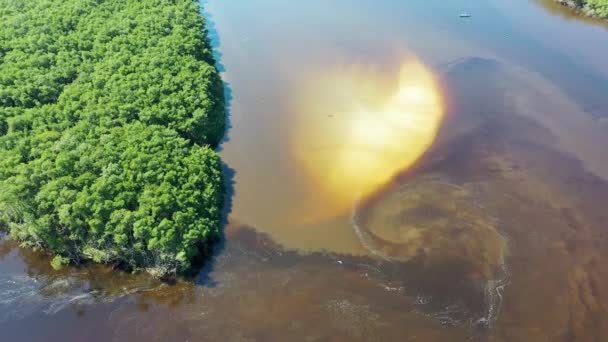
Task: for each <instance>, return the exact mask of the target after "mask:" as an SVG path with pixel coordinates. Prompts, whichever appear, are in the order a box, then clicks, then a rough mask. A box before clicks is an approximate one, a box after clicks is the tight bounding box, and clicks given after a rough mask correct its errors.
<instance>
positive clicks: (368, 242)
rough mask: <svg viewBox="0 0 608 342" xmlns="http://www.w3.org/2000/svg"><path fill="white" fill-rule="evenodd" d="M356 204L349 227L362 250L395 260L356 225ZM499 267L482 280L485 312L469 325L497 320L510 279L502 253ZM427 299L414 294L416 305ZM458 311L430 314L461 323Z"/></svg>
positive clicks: (480, 205) (485, 324) (474, 201)
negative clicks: (493, 273)
mask: <svg viewBox="0 0 608 342" xmlns="http://www.w3.org/2000/svg"><path fill="white" fill-rule="evenodd" d="M431 181H432V182H435V183H440V184H442V185H445V186H449V187H452V188H455V189H458V190H463V191H467V192H469V193H470V190H471V189H467V188H466V187H463V186H459V185H456V184H451V183H449V182H445V181H441V180H436V179H433V180H431ZM472 200H473V204H474V205H475V206H477V207H478V208H479V209H481V210H482V211H483V212H484V213H485V214H487V215H488V216H489V217H490V218H491V219H493V220H494V221H498V219H497V217H496V216H495V215H492V214H491V213H489V211H488V210H487V208H486V207H485V206H483V205H482V204H481V203H479V202H478V200H477V198H476V196H472ZM359 206H360V202H359V201H357V202H355V203H354V204H353V206H352V208H351V216H350V218H351V224H352V227H353V230H354V232H355V234H356V235H357V237H358V238H359V241H360V242H361V245H362V246H363V247H364V248H365V249H367V250H368V251H369V252H370V253H372V254H373V255H375V256H377V257H380V258H382V259H383V260H386V261H393V260H395V259H394V258H391V257H390V256H388V255H386V254H385V253H384V252H382V251H380V249H379V248H378V247H376V246H375V243H374V242H373V239H372V238H371V236H370V235H369V234H368V233H367V232H365V229H363V228H362V227H361V226H360V224H359V211H358V210H359ZM497 232H498V234H499V235H500V236H501V237H502V238H504V239H505V240H506V241H508V239H507V237H506V236H505V235H504V233H503V232H502V231H501V230H499V229H497ZM499 267H500V275H499V276H498V277H497V278H496V279H491V280H488V281H487V282H486V283H484V284H483V286H484V291H483V292H484V297H485V298H484V300H485V302H486V303H487V311H486V314H485V315H484V316H482V317H479V318H478V319H476V320H471V321H470V323H471V325H473V326H476V325H483V326H487V327H491V326H492V324H493V322H495V321H496V320H497V319H498V315H499V312H500V308H501V306H502V300H503V296H502V293H503V291H504V289H505V288H506V287H507V286H508V285H509V282H510V276H509V272H508V268H507V265H506V262H505V260H504V256H503V257H502V258H501V260H500V263H499ZM380 285H381V286H382V287H383V288H385V290H387V291H395V290H397V289H398V292H404V288H403V287H396V286H387V285H386V284H382V283H380ZM431 301H432V298H430V297H421V296H416V297H415V300H414V303H415V304H417V305H421V306H423V305H427V304H429V303H430V302H431ZM460 311H461V310H460V309H459V308H456V307H450V306H448V307H445V308H444V310H441V311H440V312H435V313H434V314H432V315H431V316H432V317H434V318H435V319H438V320H439V321H441V322H442V324H449V325H456V324H460V323H462V322H461V320H458V319H456V318H455V314H457V313H458V312H460ZM424 315H425V316H429V315H428V314H424Z"/></svg>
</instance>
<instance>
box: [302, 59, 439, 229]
mask: <svg viewBox="0 0 608 342" xmlns="http://www.w3.org/2000/svg"><path fill="white" fill-rule="evenodd" d="M310 75H311V77H309V78H308V79H306V80H305V81H304V82H303V84H301V89H298V96H299V98H298V100H297V101H296V102H297V106H298V116H297V122H296V124H295V125H294V127H295V128H294V129H295V130H296V131H295V132H294V134H292V138H293V141H292V151H293V153H294V155H295V157H296V158H297V160H298V162H299V163H300V165H301V167H302V169H303V170H304V173H305V178H306V179H308V180H309V181H310V183H311V202H312V204H311V205H310V208H302V209H303V211H305V212H302V215H303V216H304V217H305V218H306V219H307V220H308V221H317V220H322V219H327V218H330V217H332V216H336V215H340V214H342V213H344V212H345V211H347V210H349V209H350V208H351V207H352V205H353V203H354V202H355V201H356V200H357V199H359V198H362V197H365V196H367V195H369V194H370V193H372V192H374V191H375V190H377V189H378V188H379V187H380V186H382V185H384V184H386V183H387V182H388V181H390V179H391V178H392V177H394V176H395V175H396V174H397V173H398V172H400V171H402V170H404V169H407V168H408V167H411V166H412V165H413V164H414V163H415V162H416V161H417V160H418V159H419V158H420V157H421V156H422V155H423V154H424V153H425V151H426V150H427V149H428V148H429V147H430V146H431V144H432V143H433V141H434V139H435V136H436V135H437V131H438V130H439V127H440V124H441V121H442V118H443V112H444V110H443V103H442V99H441V96H440V92H439V90H438V87H437V84H436V82H435V79H434V77H433V74H432V73H431V71H430V70H429V69H428V68H427V67H425V66H424V65H423V64H422V63H420V62H419V61H417V60H416V59H414V58H410V59H409V60H407V61H406V62H404V63H403V64H402V65H401V66H400V68H398V70H397V71H396V72H393V73H392V75H387V74H386V73H385V72H383V71H380V70H378V69H375V68H374V67H370V66H366V65H348V66H340V67H336V68H333V69H332V70H329V71H322V72H318V73H310Z"/></svg>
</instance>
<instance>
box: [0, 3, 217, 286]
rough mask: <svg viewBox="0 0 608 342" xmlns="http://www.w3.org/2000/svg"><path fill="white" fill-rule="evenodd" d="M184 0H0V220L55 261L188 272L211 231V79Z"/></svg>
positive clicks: (208, 57) (193, 12) (195, 15)
mask: <svg viewBox="0 0 608 342" xmlns="http://www.w3.org/2000/svg"><path fill="white" fill-rule="evenodd" d="M213 63H214V61H213V57H212V54H211V50H210V45H209V43H208V41H207V39H206V36H205V31H204V19H203V18H202V16H201V15H200V9H199V7H198V5H197V4H196V2H194V1H192V0H61V1H60V0H35V1H33V0H30V1H15V0H0V189H2V191H0V223H1V224H2V226H4V227H8V229H9V231H10V233H11V235H12V236H13V237H14V238H17V239H19V240H20V241H22V242H23V243H24V244H27V245H30V246H34V247H38V248H42V249H46V250H48V251H50V252H52V253H53V254H55V255H57V257H56V259H55V263H62V262H66V261H75V262H79V261H80V260H82V259H92V260H95V261H98V262H106V263H115V264H122V265H125V266H128V267H129V268H133V269H139V268H146V269H148V270H151V271H154V272H156V273H158V274H160V275H164V274H167V273H170V272H183V271H188V270H189V269H190V267H191V262H192V260H193V259H194V258H195V257H196V256H197V255H198V254H199V251H200V249H201V248H202V247H204V245H205V244H206V243H207V242H208V241H210V240H211V239H212V238H213V237H214V236H216V235H217V234H218V230H219V221H220V208H221V202H222V176H221V163H220V160H219V157H218V156H217V154H216V153H215V152H214V151H213V150H212V149H211V147H214V146H215V145H217V144H218V142H219V140H220V139H221V137H222V135H223V130H224V103H223V88H222V82H221V79H220V77H219V75H218V72H217V70H216V68H215V67H214V64H213Z"/></svg>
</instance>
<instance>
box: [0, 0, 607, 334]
mask: <svg viewBox="0 0 608 342" xmlns="http://www.w3.org/2000/svg"><path fill="white" fill-rule="evenodd" d="M204 6H205V15H206V16H207V17H208V20H209V24H210V26H209V28H210V33H211V37H212V40H213V42H214V44H215V49H216V54H217V56H218V59H219V62H220V64H221V65H220V67H221V69H222V71H223V76H224V79H225V81H226V90H227V95H228V100H229V111H230V129H229V131H228V133H227V136H226V139H225V141H224V143H223V144H222V146H221V153H222V157H223V159H224V161H225V162H226V171H227V174H228V175H229V177H228V178H229V181H230V183H231V186H230V188H231V194H230V200H229V201H228V202H229V205H228V208H227V211H228V212H229V214H228V221H229V223H228V224H227V227H226V230H225V235H226V239H225V242H224V243H222V244H221V245H220V246H218V248H217V253H216V256H215V257H214V258H213V260H212V261H211V262H210V263H209V264H208V265H207V266H206V267H205V268H204V269H203V270H202V271H201V273H200V275H199V276H198V277H197V278H196V279H194V281H178V282H176V283H175V284H164V283H160V282H157V281H155V280H153V279H150V278H149V277H148V276H146V275H129V274H124V273H121V272H117V271H113V270H110V269H107V268H104V267H101V266H85V267H80V268H71V269H66V270H62V271H60V272H56V271H53V270H52V269H51V268H50V266H49V259H48V258H47V257H46V256H44V255H42V254H39V253H35V252H31V251H28V250H24V249H20V248H18V247H17V246H16V245H15V244H14V243H13V242H11V241H8V240H2V241H1V242H0V329H2V338H1V340H7V341H8V340H11V341H12V340H15V341H17V340H27V341H55V340H56V341H83V340H89V341H110V340H116V341H180V340H182V341H200V340H225V341H241V340H243V341H258V340H260V341H264V340H281V341H282V340H303V341H327V340H330V341H352V340H361V341H374V340H395V341H608V319H606V317H608V212H606V210H605V208H606V205H605V203H608V202H607V201H608V153H606V151H607V150H608V96H606V94H608V63H607V62H606V56H608V30H607V29H606V28H607V27H608V26H606V25H605V24H604V23H603V22H599V21H595V20H583V19H577V18H576V17H573V16H572V13H571V12H569V11H568V10H564V9H561V8H559V7H555V6H553V5H552V2H550V1H541V0H539V1H525V0H514V1H505V0H490V1H486V2H472V1H464V0H456V1H449V2H446V1H438V0H437V1H426V0H425V1H423V0H413V1H396V0H385V1H378V0H375V1H372V0H349V1H346V0H332V1H326V0H310V1H306V2H297V3H296V2H286V1H280V0H256V1H247V2H242V1H226V0H224V1H220V0H209V1H208V2H205V3H204ZM461 12H468V13H470V14H471V15H472V17H471V18H467V19H461V18H459V14H460V13H461ZM401 118H403V120H401ZM395 120H396V121H395Z"/></svg>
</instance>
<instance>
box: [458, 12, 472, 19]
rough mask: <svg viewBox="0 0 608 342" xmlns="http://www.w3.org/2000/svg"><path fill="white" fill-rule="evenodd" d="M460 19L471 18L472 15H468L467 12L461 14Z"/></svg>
mask: <svg viewBox="0 0 608 342" xmlns="http://www.w3.org/2000/svg"><path fill="white" fill-rule="evenodd" d="M460 17H461V18H470V17H471V15H470V14H469V13H467V12H462V13H460Z"/></svg>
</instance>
